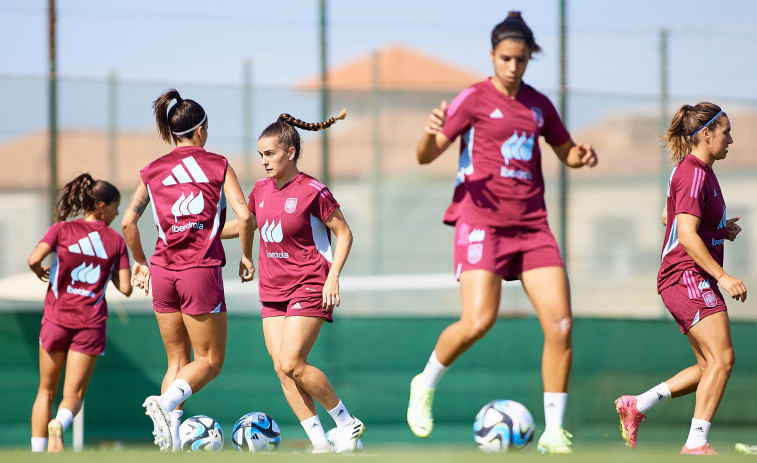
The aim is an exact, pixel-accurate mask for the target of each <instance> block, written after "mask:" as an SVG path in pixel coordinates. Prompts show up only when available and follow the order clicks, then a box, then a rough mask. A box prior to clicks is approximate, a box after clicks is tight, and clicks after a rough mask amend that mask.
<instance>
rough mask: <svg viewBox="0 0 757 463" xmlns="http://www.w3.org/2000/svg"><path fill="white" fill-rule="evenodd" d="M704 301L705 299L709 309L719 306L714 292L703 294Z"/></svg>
mask: <svg viewBox="0 0 757 463" xmlns="http://www.w3.org/2000/svg"><path fill="white" fill-rule="evenodd" d="M702 299H704V303H705V304H706V305H707V307H715V306H716V305H718V298H717V297H715V293H714V292H712V291H706V292H704V293H702Z"/></svg>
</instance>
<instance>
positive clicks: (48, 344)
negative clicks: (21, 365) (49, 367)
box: [39, 318, 106, 355]
mask: <svg viewBox="0 0 757 463" xmlns="http://www.w3.org/2000/svg"><path fill="white" fill-rule="evenodd" d="M105 330H106V327H105V324H104V323H103V325H102V326H100V327H94V328H66V327H65V326H60V325H57V324H55V323H53V322H51V321H50V320H46V319H44V318H43V319H42V327H41V328H40V330H39V345H40V346H42V348H43V349H45V350H46V351H47V352H68V351H69V350H72V351H74V352H79V353H82V354H87V355H103V354H105Z"/></svg>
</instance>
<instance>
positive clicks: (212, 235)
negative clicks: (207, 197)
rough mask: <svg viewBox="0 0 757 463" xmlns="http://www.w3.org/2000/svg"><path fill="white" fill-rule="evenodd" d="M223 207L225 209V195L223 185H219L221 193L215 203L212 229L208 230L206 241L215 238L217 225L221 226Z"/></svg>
mask: <svg viewBox="0 0 757 463" xmlns="http://www.w3.org/2000/svg"><path fill="white" fill-rule="evenodd" d="M223 209H226V195H225V194H224V192H223V185H221V195H220V196H219V197H218V204H216V216H215V217H214V218H213V230H212V231H211V232H210V238H208V241H210V240H212V239H213V238H215V236H216V234H217V233H218V227H220V226H221V210H223Z"/></svg>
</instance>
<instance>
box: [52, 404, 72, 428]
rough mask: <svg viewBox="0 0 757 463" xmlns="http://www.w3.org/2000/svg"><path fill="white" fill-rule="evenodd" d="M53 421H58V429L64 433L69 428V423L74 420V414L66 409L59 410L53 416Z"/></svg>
mask: <svg viewBox="0 0 757 463" xmlns="http://www.w3.org/2000/svg"><path fill="white" fill-rule="evenodd" d="M55 419H56V420H58V421H60V427H61V428H63V430H64V431H65V430H66V429H68V427H69V426H71V422H72V421H73V420H74V414H73V413H71V410H69V409H67V408H59V409H58V414H57V415H55Z"/></svg>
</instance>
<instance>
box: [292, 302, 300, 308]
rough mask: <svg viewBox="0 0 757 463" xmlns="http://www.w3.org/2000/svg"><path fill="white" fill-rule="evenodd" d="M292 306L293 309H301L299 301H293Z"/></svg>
mask: <svg viewBox="0 0 757 463" xmlns="http://www.w3.org/2000/svg"><path fill="white" fill-rule="evenodd" d="M292 308H293V309H301V308H302V306H301V305H300V303H299V302H295V304H294V305H293V306H292Z"/></svg>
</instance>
